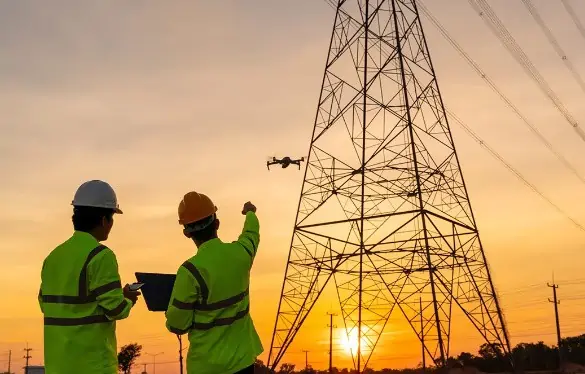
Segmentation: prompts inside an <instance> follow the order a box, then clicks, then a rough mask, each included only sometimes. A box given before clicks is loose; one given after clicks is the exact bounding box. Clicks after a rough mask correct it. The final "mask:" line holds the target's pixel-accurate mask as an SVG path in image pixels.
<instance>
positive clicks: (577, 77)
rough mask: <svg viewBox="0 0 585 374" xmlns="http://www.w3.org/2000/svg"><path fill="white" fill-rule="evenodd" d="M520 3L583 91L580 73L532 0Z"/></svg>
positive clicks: (583, 84) (523, 0) (583, 83)
mask: <svg viewBox="0 0 585 374" xmlns="http://www.w3.org/2000/svg"><path fill="white" fill-rule="evenodd" d="M522 3H523V4H524V6H525V7H526V9H527V10H528V12H529V13H530V15H531V16H532V18H533V19H534V21H535V22H536V23H537V24H538V26H539V27H540V28H541V29H542V31H543V32H544V34H545V35H546V38H547V39H548V41H549V43H550V44H551V45H552V47H553V48H554V50H555V52H557V54H558V55H559V57H560V58H561V60H562V61H563V63H564V64H565V66H566V67H567V69H569V71H570V72H571V74H572V75H573V78H575V80H576V81H577V83H578V84H579V86H580V87H581V90H583V92H585V82H583V78H581V75H580V74H579V72H578V71H577V70H576V69H575V67H574V66H573V64H572V63H571V61H570V60H569V57H567V54H566V53H565V51H564V50H563V48H562V47H561V45H560V44H559V42H558V41H557V39H556V38H555V36H554V35H553V33H552V31H551V30H550V28H549V27H548V26H547V25H546V22H544V20H543V19H542V17H541V16H540V13H539V12H538V10H537V9H536V7H535V6H534V4H533V3H532V0H522Z"/></svg>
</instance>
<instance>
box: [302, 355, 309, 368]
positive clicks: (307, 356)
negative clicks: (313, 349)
mask: <svg viewBox="0 0 585 374" xmlns="http://www.w3.org/2000/svg"><path fill="white" fill-rule="evenodd" d="M303 352H305V370H307V371H309V351H303Z"/></svg>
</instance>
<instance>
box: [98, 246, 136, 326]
mask: <svg viewBox="0 0 585 374" xmlns="http://www.w3.org/2000/svg"><path fill="white" fill-rule="evenodd" d="M87 270H88V274H89V279H90V280H89V294H90V295H94V296H95V297H96V300H97V302H98V304H99V306H101V307H102V308H104V310H105V315H106V317H108V319H110V320H120V319H124V318H126V317H128V315H130V309H132V307H133V306H134V302H133V301H131V300H130V299H127V298H126V297H125V296H124V291H123V290H122V284H121V282H120V274H119V273H118V261H117V260H116V255H114V252H112V250H111V249H109V248H106V249H104V250H103V251H102V253H100V254H99V255H97V256H96V257H95V258H94V259H93V260H92V261H91V262H90V263H89V264H88V269H87Z"/></svg>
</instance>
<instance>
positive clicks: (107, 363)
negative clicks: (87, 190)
mask: <svg viewBox="0 0 585 374" xmlns="http://www.w3.org/2000/svg"><path fill="white" fill-rule="evenodd" d="M39 304H40V307H41V310H42V312H43V315H44V351H45V373H46V374H78V373H84V374H117V373H118V355H117V344H116V322H115V320H120V319H123V318H126V317H128V315H129V314H130V309H131V308H132V302H131V301H130V300H128V299H126V298H124V294H123V291H122V284H121V282H120V275H119V273H118V263H117V260H116V256H115V255H114V252H112V251H111V250H110V249H109V248H107V247H106V246H104V245H101V244H100V243H99V242H98V241H97V240H96V239H95V238H94V237H93V236H92V235H91V234H88V233H86V232H81V231H76V232H75V233H74V234H73V236H72V237H71V238H70V239H69V240H67V241H66V242H64V243H63V244H61V245H59V246H58V247H57V248H55V249H54V250H53V251H52V252H51V253H50V254H49V255H48V256H47V258H46V259H45V261H44V262H43V268H42V271H41V287H40V290H39Z"/></svg>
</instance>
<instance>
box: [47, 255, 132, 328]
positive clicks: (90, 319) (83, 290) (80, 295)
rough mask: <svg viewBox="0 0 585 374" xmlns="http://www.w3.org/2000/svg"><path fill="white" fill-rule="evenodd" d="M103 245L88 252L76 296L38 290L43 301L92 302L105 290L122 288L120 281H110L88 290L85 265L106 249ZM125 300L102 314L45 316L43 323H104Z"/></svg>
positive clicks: (59, 302) (120, 308) (73, 324)
mask: <svg viewBox="0 0 585 374" xmlns="http://www.w3.org/2000/svg"><path fill="white" fill-rule="evenodd" d="M106 248H107V247H106V246H105V245H99V246H97V247H95V248H94V249H92V250H91V252H89V254H88V256H87V258H86V260H85V263H84V264H83V267H82V268H81V271H80V273H79V285H78V290H77V296H71V295H43V294H42V290H39V296H40V297H41V300H42V301H43V303H52V304H70V305H83V304H90V303H94V302H96V300H97V297H98V296H100V295H103V294H104V293H106V292H109V291H111V290H115V289H117V288H122V284H121V283H120V281H115V282H110V283H108V284H104V285H102V286H99V287H97V288H95V289H93V290H91V291H88V290H89V280H88V279H87V267H88V265H89V263H90V262H91V260H92V259H93V258H94V257H95V256H97V255H98V254H99V253H100V252H101V251H103V250H104V249H106ZM127 302H128V301H127V300H126V299H124V300H123V301H122V302H121V303H120V304H119V305H118V306H117V307H115V308H114V309H112V310H105V311H104V314H100V315H93V316H86V317H74V318H58V317H45V318H44V321H45V325H52V326H80V325H89V324H94V323H105V322H111V321H110V320H109V319H108V318H107V317H106V316H116V315H118V314H120V313H121V312H122V311H123V310H124V308H125V307H126V304H127Z"/></svg>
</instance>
